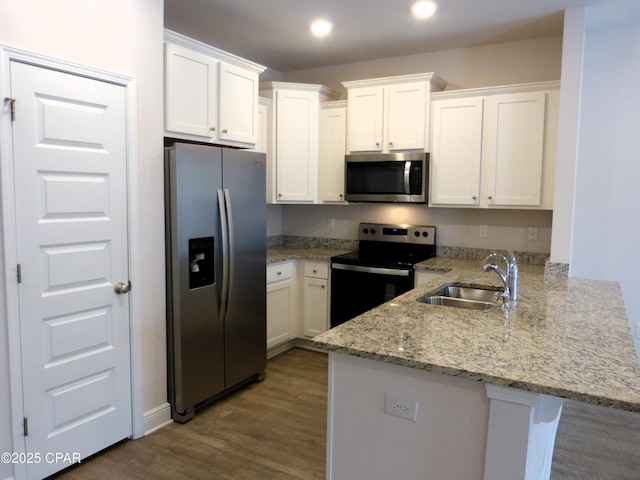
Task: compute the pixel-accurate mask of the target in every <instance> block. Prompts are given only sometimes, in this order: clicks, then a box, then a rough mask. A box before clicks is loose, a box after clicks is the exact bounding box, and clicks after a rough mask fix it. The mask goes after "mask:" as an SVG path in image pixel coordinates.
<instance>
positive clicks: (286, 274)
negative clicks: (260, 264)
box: [267, 262, 294, 284]
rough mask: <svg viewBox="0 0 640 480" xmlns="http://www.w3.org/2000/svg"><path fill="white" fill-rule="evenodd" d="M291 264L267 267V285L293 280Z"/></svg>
mask: <svg viewBox="0 0 640 480" xmlns="http://www.w3.org/2000/svg"><path fill="white" fill-rule="evenodd" d="M293 267H294V265H293V262H288V263H276V264H273V265H269V266H267V284H269V283H274V282H282V281H284V280H289V279H291V278H293V272H294V268H293Z"/></svg>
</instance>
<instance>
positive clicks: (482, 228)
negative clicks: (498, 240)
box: [478, 225, 488, 238]
mask: <svg viewBox="0 0 640 480" xmlns="http://www.w3.org/2000/svg"><path fill="white" fill-rule="evenodd" d="M487 230H488V227H487V226H486V225H480V226H479V227H478V236H480V237H482V238H484V237H486V236H487Z"/></svg>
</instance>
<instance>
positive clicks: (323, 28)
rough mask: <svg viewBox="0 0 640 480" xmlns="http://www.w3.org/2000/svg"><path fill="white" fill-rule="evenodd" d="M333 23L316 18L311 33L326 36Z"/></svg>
mask: <svg viewBox="0 0 640 480" xmlns="http://www.w3.org/2000/svg"><path fill="white" fill-rule="evenodd" d="M332 27H333V25H331V24H330V23H329V22H327V21H326V20H316V21H315V22H313V23H312V24H311V33H313V34H314V35H315V36H316V37H319V38H321V37H326V36H327V35H329V33H330V32H331V28H332Z"/></svg>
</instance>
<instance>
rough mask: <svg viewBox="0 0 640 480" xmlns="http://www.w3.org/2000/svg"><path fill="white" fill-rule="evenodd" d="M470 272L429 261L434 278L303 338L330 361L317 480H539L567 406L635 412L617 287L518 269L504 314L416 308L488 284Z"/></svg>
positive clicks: (473, 265)
mask: <svg viewBox="0 0 640 480" xmlns="http://www.w3.org/2000/svg"><path fill="white" fill-rule="evenodd" d="M480 266H481V262H480V261H469V260H453V259H443V258H434V259H430V260H428V261H426V262H424V263H423V264H422V265H419V268H424V269H427V270H435V271H441V272H443V273H444V275H443V276H442V277H440V278H437V279H435V280H432V281H430V282H429V283H427V284H425V285H423V286H421V287H419V288H416V289H414V290H412V291H410V292H408V293H406V294H404V295H402V296H400V297H397V298H395V299H394V300H392V301H390V302H388V303H386V304H384V305H382V306H380V307H378V308H376V309H374V310H371V311H369V312H367V313H365V314H363V315H361V316H359V317H356V318H355V319H353V320H351V321H349V322H347V323H345V324H343V325H341V326H339V327H337V328H334V329H332V330H330V331H328V332H326V333H324V334H322V335H320V336H318V337H316V338H315V339H314V342H313V345H314V346H315V347H317V348H321V349H324V350H327V351H329V353H330V360H329V412H328V435H329V436H328V446H327V478H392V477H394V478H398V477H403V478H458V479H482V478H484V479H487V480H491V479H500V478H509V479H517V478H520V479H534V478H535V479H543V478H549V471H550V467H551V459H552V455H553V443H554V440H555V433H556V428H557V423H558V420H559V417H560V413H561V409H562V402H563V399H564V398H569V399H574V400H578V401H583V402H588V403H593V404H597V405H604V406H607V407H613V408H618V409H623V410H629V411H635V412H640V368H639V367H638V363H637V359H636V355H635V349H634V347H633V343H632V339H631V334H630V331H629V327H628V322H627V318H626V312H625V308H624V304H623V301H622V295H621V293H620V289H619V286H618V284H617V283H616V282H602V281H592V280H581V279H573V278H557V277H547V276H544V268H543V267H541V266H532V265H522V266H521V269H520V296H519V301H518V302H517V303H516V305H515V306H514V307H513V308H509V309H505V308H502V307H501V306H496V307H492V308H490V309H488V310H485V311H472V310H465V309H458V308H453V307H445V306H437V305H426V304H423V303H420V302H418V301H417V299H418V298H420V297H422V296H424V295H425V294H427V293H429V292H430V291H433V290H434V289H436V288H437V287H439V286H441V285H443V284H446V283H452V282H463V283H468V284H475V285H493V286H499V285H500V279H499V278H498V276H497V275H495V274H494V273H484V272H482V270H481V269H480ZM443 374H444V375H443ZM385 404H386V405H385ZM389 404H391V406H390V409H391V410H402V411H401V412H397V413H400V414H401V415H402V414H403V413H408V414H409V417H412V416H413V418H409V419H407V418H398V417H397V416H392V415H389V414H387V413H385V406H386V407H387V408H386V409H387V410H389ZM414 409H415V412H414V411H413V410H414ZM639 414H640V413H639ZM405 416H406V415H405Z"/></svg>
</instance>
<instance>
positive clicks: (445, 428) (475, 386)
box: [327, 352, 489, 480]
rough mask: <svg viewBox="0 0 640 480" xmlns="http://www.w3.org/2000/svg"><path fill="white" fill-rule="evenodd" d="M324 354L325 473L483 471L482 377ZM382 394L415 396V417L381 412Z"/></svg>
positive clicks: (472, 476)
mask: <svg viewBox="0 0 640 480" xmlns="http://www.w3.org/2000/svg"><path fill="white" fill-rule="evenodd" d="M329 355H330V357H329V399H328V405H329V417H328V425H327V430H328V436H327V439H328V443H327V478H328V479H341V478H349V479H352V480H355V479H370V478H459V479H465V480H476V479H477V480H481V479H482V478H483V471H484V458H485V446H486V438H487V430H488V421H489V400H488V398H487V395H486V390H485V386H484V385H483V384H482V383H480V382H475V381H470V380H467V379H464V378H456V377H451V376H447V375H440V374H437V373H432V372H427V371H424V370H415V369H408V368H404V367H401V366H398V365H393V364H389V363H381V362H376V361H374V360H369V359H365V358H360V357H354V356H351V355H344V354H340V353H335V352H330V354H329ZM387 394H394V395H400V396H401V397H404V398H407V399H415V400H417V401H418V407H417V419H416V421H415V422H413V421H411V420H408V419H405V418H401V417H397V416H392V415H390V414H388V413H385V411H384V410H385V397H386V395H387Z"/></svg>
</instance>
